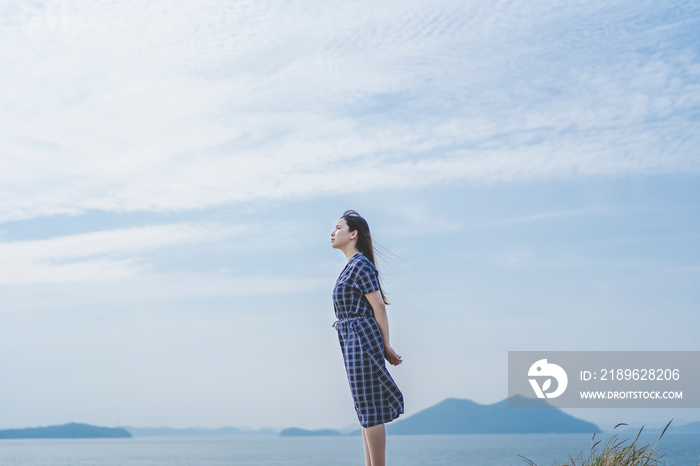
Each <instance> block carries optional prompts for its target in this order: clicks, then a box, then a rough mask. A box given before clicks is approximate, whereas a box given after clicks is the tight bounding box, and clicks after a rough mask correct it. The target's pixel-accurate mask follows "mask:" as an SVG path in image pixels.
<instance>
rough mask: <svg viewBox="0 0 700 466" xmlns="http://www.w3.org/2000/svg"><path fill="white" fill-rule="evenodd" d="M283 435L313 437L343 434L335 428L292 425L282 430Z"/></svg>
mask: <svg viewBox="0 0 700 466" xmlns="http://www.w3.org/2000/svg"><path fill="white" fill-rule="evenodd" d="M280 435H281V436H282V437H313V436H328V435H341V434H340V432H338V431H337V430H333V429H317V430H307V429H300V428H298V427H290V428H288V429H284V430H282V431H281V432H280Z"/></svg>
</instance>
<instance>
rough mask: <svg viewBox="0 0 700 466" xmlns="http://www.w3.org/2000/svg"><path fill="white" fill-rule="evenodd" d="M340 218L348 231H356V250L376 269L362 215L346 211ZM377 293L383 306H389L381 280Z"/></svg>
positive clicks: (367, 228)
mask: <svg viewBox="0 0 700 466" xmlns="http://www.w3.org/2000/svg"><path fill="white" fill-rule="evenodd" d="M341 218H344V219H345V221H346V222H347V224H348V228H349V229H350V231H357V249H359V250H360V252H361V253H362V254H364V255H365V257H366V258H367V259H369V260H370V262H372V264H374V266H375V267H376V266H377V263H376V262H374V246H372V235H371V234H370V232H369V225H368V224H367V220H365V219H364V218H362V215H360V214H358V213H357V212H356V211H354V210H346V211H345V213H343V215H342V217H341ZM377 273H379V269H377ZM378 278H379V277H378ZM379 293H381V295H382V301H384V304H389V301H388V300H387V299H386V295H385V294H384V290H383V289H382V284H381V280H380V283H379Z"/></svg>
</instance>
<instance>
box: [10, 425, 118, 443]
mask: <svg viewBox="0 0 700 466" xmlns="http://www.w3.org/2000/svg"><path fill="white" fill-rule="evenodd" d="M19 438H131V434H130V433H129V432H128V431H126V430H125V429H122V428H121V427H98V426H91V425H90V424H79V423H77V422H71V423H68V424H63V425H60V426H47V427H30V428H27V429H6V430H0V439H19Z"/></svg>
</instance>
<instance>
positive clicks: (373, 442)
mask: <svg viewBox="0 0 700 466" xmlns="http://www.w3.org/2000/svg"><path fill="white" fill-rule="evenodd" d="M362 433H363V434H364V437H365V439H366V441H367V443H366V444H365V448H367V447H369V448H368V449H369V457H370V461H371V463H370V464H371V466H384V464H385V461H386V460H385V454H386V431H385V430H384V424H377V425H376V426H372V427H363V428H362ZM366 460H367V449H365V461H366Z"/></svg>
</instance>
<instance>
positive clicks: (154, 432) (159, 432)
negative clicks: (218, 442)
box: [124, 426, 277, 437]
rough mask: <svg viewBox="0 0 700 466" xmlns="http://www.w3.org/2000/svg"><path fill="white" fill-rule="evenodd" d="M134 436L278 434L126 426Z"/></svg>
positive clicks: (236, 429)
mask: <svg viewBox="0 0 700 466" xmlns="http://www.w3.org/2000/svg"><path fill="white" fill-rule="evenodd" d="M124 429H126V430H128V431H129V432H130V433H131V435H133V436H134V437H230V436H238V435H277V432H276V431H275V430H273V429H259V430H249V429H238V428H237V427H218V428H213V429H205V428H200V427H187V428H183V429H175V428H170V427H131V426H124Z"/></svg>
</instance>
